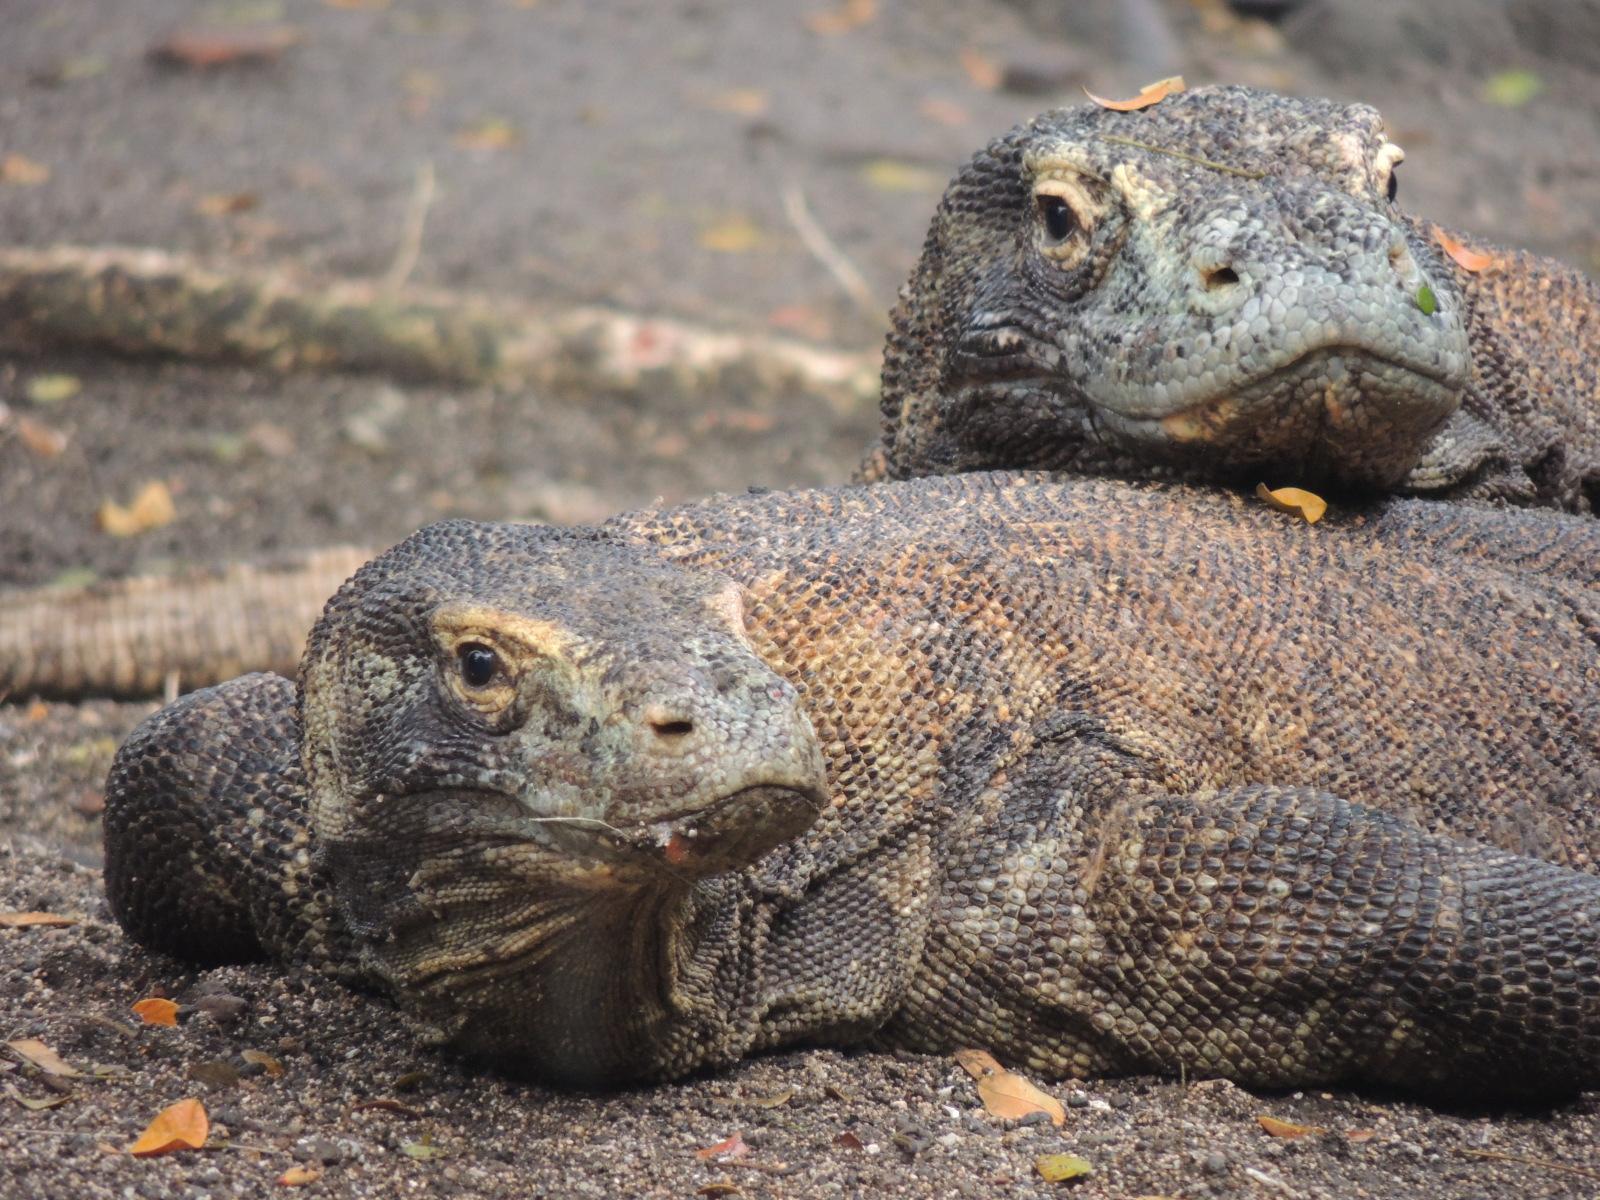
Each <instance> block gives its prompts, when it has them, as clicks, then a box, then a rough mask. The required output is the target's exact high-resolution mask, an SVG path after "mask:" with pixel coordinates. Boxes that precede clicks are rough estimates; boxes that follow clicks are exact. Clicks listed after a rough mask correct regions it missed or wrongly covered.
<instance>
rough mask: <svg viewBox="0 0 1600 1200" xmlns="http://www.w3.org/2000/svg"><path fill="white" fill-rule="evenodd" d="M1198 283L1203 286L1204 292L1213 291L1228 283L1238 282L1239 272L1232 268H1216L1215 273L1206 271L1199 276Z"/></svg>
mask: <svg viewBox="0 0 1600 1200" xmlns="http://www.w3.org/2000/svg"><path fill="white" fill-rule="evenodd" d="M1200 281H1201V282H1202V283H1204V284H1205V286H1206V290H1207V291H1208V292H1209V291H1215V290H1216V289H1217V288H1219V287H1225V286H1226V285H1228V284H1230V283H1238V282H1239V272H1237V271H1235V270H1234V269H1233V268H1232V267H1218V268H1217V269H1216V270H1215V271H1206V272H1204V273H1203V274H1202V275H1201V276H1200Z"/></svg>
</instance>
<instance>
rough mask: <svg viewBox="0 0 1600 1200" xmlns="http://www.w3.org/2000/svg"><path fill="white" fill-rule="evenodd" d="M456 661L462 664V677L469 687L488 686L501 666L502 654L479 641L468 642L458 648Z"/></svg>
mask: <svg viewBox="0 0 1600 1200" xmlns="http://www.w3.org/2000/svg"><path fill="white" fill-rule="evenodd" d="M456 661H457V662H459V663H460V664H461V679H462V682H464V683H465V684H466V685H467V686H468V687H475V688H481V687H487V686H489V683H490V682H491V681H492V680H493V679H494V677H495V672H496V671H498V670H499V668H500V656H499V655H498V654H496V653H495V652H494V651H493V650H491V649H489V647H487V646H485V645H482V644H480V643H478V642H467V643H466V644H464V645H462V646H458V647H457V648H456Z"/></svg>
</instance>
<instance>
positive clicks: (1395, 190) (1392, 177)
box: [1389, 167, 1400, 204]
mask: <svg viewBox="0 0 1600 1200" xmlns="http://www.w3.org/2000/svg"><path fill="white" fill-rule="evenodd" d="M1399 194H1400V176H1399V175H1398V174H1396V172H1395V170H1394V168H1393V167H1391V168H1389V203H1390V204H1393V203H1394V198H1395V197H1396V196H1398V195H1399Z"/></svg>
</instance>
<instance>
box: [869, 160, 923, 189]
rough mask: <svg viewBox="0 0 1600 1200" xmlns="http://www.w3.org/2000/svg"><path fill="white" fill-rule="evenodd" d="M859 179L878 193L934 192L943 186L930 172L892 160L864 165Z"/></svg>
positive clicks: (874, 161)
mask: <svg viewBox="0 0 1600 1200" xmlns="http://www.w3.org/2000/svg"><path fill="white" fill-rule="evenodd" d="M861 177H862V178H863V179H865V180H866V181H867V183H868V185H870V186H871V187H874V188H876V189H877V190H878V191H880V192H936V191H938V190H939V189H940V188H942V187H943V186H944V181H943V180H942V179H940V177H939V176H938V175H935V174H934V173H933V172H932V171H929V170H927V169H926V168H924V167H917V166H913V165H912V164H910V163H906V162H900V161H899V160H898V159H893V158H875V159H873V160H872V161H871V162H869V163H866V164H865V165H863V166H862V168H861Z"/></svg>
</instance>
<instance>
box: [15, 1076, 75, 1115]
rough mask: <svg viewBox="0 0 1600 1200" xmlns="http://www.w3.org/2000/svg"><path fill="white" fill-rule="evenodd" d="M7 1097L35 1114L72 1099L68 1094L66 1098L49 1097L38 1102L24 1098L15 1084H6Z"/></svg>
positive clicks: (29, 1097) (31, 1098)
mask: <svg viewBox="0 0 1600 1200" xmlns="http://www.w3.org/2000/svg"><path fill="white" fill-rule="evenodd" d="M6 1095H8V1096H10V1097H11V1098H12V1099H13V1100H15V1101H16V1102H17V1103H18V1104H20V1105H22V1107H23V1108H26V1109H30V1110H32V1111H33V1112H43V1111H44V1110H45V1109H47V1108H55V1107H57V1106H58V1105H62V1104H65V1103H66V1102H67V1101H68V1100H71V1099H72V1095H71V1093H68V1094H67V1095H64V1096H48V1097H46V1098H45V1099H43V1100H36V1099H34V1098H33V1097H32V1096H24V1095H23V1094H22V1093H21V1092H19V1091H17V1089H16V1085H15V1084H10V1083H8V1084H6Z"/></svg>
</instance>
